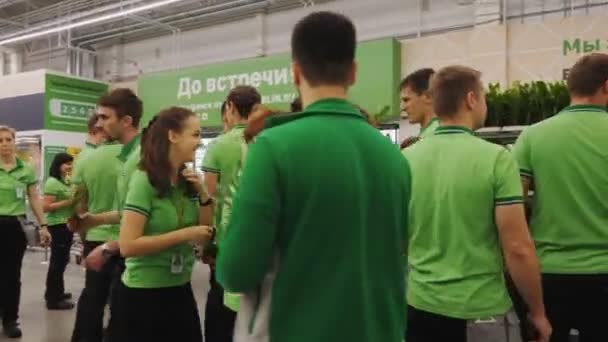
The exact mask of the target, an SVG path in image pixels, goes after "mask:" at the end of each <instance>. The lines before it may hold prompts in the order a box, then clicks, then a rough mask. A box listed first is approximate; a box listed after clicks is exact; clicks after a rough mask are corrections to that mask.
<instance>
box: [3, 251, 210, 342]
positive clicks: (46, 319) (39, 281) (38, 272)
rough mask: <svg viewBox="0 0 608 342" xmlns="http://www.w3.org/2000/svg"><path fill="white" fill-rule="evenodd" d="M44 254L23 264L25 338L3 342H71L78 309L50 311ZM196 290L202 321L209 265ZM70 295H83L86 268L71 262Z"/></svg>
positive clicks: (198, 273) (199, 270)
mask: <svg viewBox="0 0 608 342" xmlns="http://www.w3.org/2000/svg"><path fill="white" fill-rule="evenodd" d="M43 262H44V253H43V252H37V251H28V252H27V254H26V256H25V260H24V261H23V270H22V278H21V281H22V283H23V285H22V289H21V291H22V295H21V312H20V315H21V319H20V321H21V328H22V329H23V337H22V338H21V339H20V340H19V339H16V340H12V339H8V338H6V337H4V336H3V335H1V334H0V341H1V342H8V341H21V342H69V341H70V337H71V335H72V328H73V326H74V317H75V315H76V309H74V310H70V311H48V310H47V309H46V307H45V306H44V299H43V296H44V287H45V286H44V284H45V279H46V270H47V265H46V264H45V263H43ZM193 278H194V279H193V282H192V285H193V288H194V291H195V295H196V297H197V300H198V304H199V310H200V315H201V319H204V317H203V316H204V312H205V310H204V307H205V300H206V294H207V291H208V289H209V285H208V284H209V283H208V279H209V270H208V268H207V266H206V265H202V264H200V263H199V264H197V265H196V267H195V271H194V277H193ZM65 286H66V291H67V292H72V293H73V294H74V297H75V300H77V299H78V297H79V296H80V292H81V291H82V287H83V286H84V269H83V268H82V267H80V266H78V265H76V263H75V262H74V261H73V260H72V262H71V263H70V265H69V266H68V269H67V270H66V273H65Z"/></svg>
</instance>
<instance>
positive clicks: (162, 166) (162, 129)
mask: <svg viewBox="0 0 608 342" xmlns="http://www.w3.org/2000/svg"><path fill="white" fill-rule="evenodd" d="M191 116H196V114H194V113H193V112H192V111H190V110H188V109H185V108H181V107H171V108H168V109H165V110H163V111H161V112H160V113H158V114H157V115H156V116H154V118H152V120H151V121H150V123H149V124H148V127H146V128H144V130H143V132H142V136H141V160H140V162H139V168H140V169H141V170H143V171H145V172H146V173H147V174H148V178H149V180H150V184H152V186H153V187H154V188H155V189H156V191H157V194H158V196H159V197H164V196H166V195H168V194H169V191H170V190H171V179H170V174H171V163H170V161H169V131H170V130H173V131H177V132H179V131H182V130H183V128H184V122H185V121H186V120H187V119H188V118H190V117H191ZM184 168H185V166H182V168H181V169H180V173H179V181H180V182H183V183H184V184H186V189H187V193H188V195H189V196H194V195H196V190H195V189H194V187H193V186H192V185H191V183H190V182H187V181H186V180H185V179H184V178H183V176H182V174H181V171H182V170H183V169H184Z"/></svg>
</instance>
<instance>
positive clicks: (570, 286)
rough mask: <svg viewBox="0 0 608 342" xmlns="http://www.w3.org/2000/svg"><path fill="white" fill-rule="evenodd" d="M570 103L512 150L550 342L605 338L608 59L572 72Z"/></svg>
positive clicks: (592, 58) (584, 61) (590, 58)
mask: <svg viewBox="0 0 608 342" xmlns="http://www.w3.org/2000/svg"><path fill="white" fill-rule="evenodd" d="M568 90H569V92H570V98H571V105H570V106H569V107H567V108H565V109H563V110H561V111H560V112H559V113H558V114H557V115H555V116H554V117H552V118H550V119H547V120H545V121H542V122H540V123H538V124H535V125H533V126H531V127H529V128H527V129H526V130H524V131H523V132H522V134H521V135H520V137H519V138H518V139H517V142H516V144H515V148H514V153H515V156H516V158H517V161H518V162H519V168H520V172H521V176H522V180H523V185H524V191H525V193H526V194H527V193H528V189H529V188H530V184H531V183H532V182H533V183H534V185H535V191H534V198H533V204H532V217H531V221H530V231H531V232H532V238H533V239H534V242H535V243H536V248H537V251H538V252H537V253H538V256H539V258H540V262H541V271H542V280H543V291H544V297H545V305H546V306H547V316H548V317H549V320H550V321H551V324H552V325H553V329H554V338H553V339H552V341H556V342H562V341H568V339H569V335H570V330H571V329H577V330H578V331H579V336H580V338H581V341H608V329H606V315H605V312H606V308H608V245H607V242H608V195H607V194H608V113H607V112H606V105H607V104H608V55H607V54H600V53H597V54H591V55H587V56H584V57H582V58H581V59H579V61H578V62H577V63H576V64H575V65H574V67H572V69H570V74H569V76H568Z"/></svg>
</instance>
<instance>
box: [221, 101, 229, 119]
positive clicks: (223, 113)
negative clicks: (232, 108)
mask: <svg viewBox="0 0 608 342" xmlns="http://www.w3.org/2000/svg"><path fill="white" fill-rule="evenodd" d="M227 104H228V103H227V102H226V101H223V102H222V107H221V108H220V115H221V116H222V117H224V115H226V105H227Z"/></svg>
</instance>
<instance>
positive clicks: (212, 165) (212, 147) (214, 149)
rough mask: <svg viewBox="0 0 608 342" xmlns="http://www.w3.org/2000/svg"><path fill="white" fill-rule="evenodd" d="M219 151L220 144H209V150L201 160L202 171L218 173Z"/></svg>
mask: <svg viewBox="0 0 608 342" xmlns="http://www.w3.org/2000/svg"><path fill="white" fill-rule="evenodd" d="M218 139H219V138H218ZM221 149H222V148H221V144H218V143H217V141H215V142H212V143H211V144H209V149H208V150H207V152H206V153H205V158H204V159H203V166H202V169H203V171H205V172H213V173H220V162H219V159H220V158H219V156H220V155H221ZM218 150H219V151H218Z"/></svg>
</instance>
